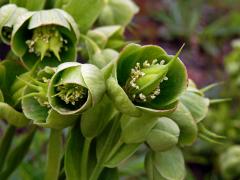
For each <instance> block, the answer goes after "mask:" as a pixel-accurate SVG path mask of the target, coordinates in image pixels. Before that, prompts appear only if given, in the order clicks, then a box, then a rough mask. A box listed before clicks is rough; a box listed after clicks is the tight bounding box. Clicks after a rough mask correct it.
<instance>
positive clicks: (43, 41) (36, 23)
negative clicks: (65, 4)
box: [11, 9, 79, 67]
mask: <svg viewBox="0 0 240 180" xmlns="http://www.w3.org/2000/svg"><path fill="white" fill-rule="evenodd" d="M78 36H79V31H78V28H77V25H76V23H75V21H74V20H73V18H72V17H71V16H70V15H69V14H67V13H66V12H64V11H63V10H60V9H51V10H41V11H36V12H28V13H25V14H23V15H22V16H20V17H19V18H18V19H17V21H16V24H15V25H14V27H13V34H12V41H11V46H12V50H13V52H14V53H15V54H16V55H17V56H19V57H21V59H22V61H23V63H24V64H25V65H26V66H28V67H32V66H33V65H34V64H35V63H36V62H37V61H38V60H41V61H42V63H43V64H44V65H49V66H56V65H58V64H59V63H60V62H66V61H70V60H73V61H75V60H76V53H77V49H76V45H77V41H78Z"/></svg>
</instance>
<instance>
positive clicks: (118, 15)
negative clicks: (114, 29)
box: [98, 0, 139, 26]
mask: <svg viewBox="0 0 240 180" xmlns="http://www.w3.org/2000/svg"><path fill="white" fill-rule="evenodd" d="M138 11H139V9H138V7H137V6H136V5H135V3H134V2H133V1H132V0H124V1H119V0H108V1H107V3H106V4H105V6H104V8H103V10H102V11H101V14H100V16H99V19H98V23H99V24H100V25H122V26H126V25H127V24H128V23H129V22H130V21H131V20H132V18H133V16H134V15H135V14H136V13H137V12H138Z"/></svg>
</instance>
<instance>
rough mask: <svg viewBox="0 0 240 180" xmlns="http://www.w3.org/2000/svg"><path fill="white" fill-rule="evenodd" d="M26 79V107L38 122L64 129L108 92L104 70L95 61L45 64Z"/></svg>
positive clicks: (29, 116)
mask: <svg viewBox="0 0 240 180" xmlns="http://www.w3.org/2000/svg"><path fill="white" fill-rule="evenodd" d="M27 79H28V82H27V81H25V80H24V79H19V80H20V81H21V80H22V82H23V83H25V85H26V87H25V89H24V92H23V95H22V98H21V99H22V109H23V112H24V114H25V116H26V117H27V118H29V119H32V120H33V122H34V124H37V125H39V126H43V127H50V128H55V129H60V128H64V127H67V126H69V125H72V124H73V123H74V122H75V120H76V119H77V118H78V115H79V113H82V112H84V111H85V110H87V109H89V108H90V107H92V106H94V105H96V104H97V103H98V102H99V101H100V100H101V99H102V97H103V95H104V93H105V81H104V78H103V75H102V74H101V71H100V70H99V69H98V68H97V67H95V66H94V65H91V64H80V63H77V62H66V63H63V64H61V65H59V66H58V67H57V69H54V68H50V67H45V68H44V69H43V70H41V71H39V72H38V73H37V77H35V78H32V77H28V78H27Z"/></svg>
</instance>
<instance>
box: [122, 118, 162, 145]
mask: <svg viewBox="0 0 240 180" xmlns="http://www.w3.org/2000/svg"><path fill="white" fill-rule="evenodd" d="M120 121H121V129H122V134H121V138H122V141H123V142H125V143H127V144H131V143H142V142H144V141H145V140H146V138H147V137H148V135H149V133H150V132H151V130H152V128H153V127H154V126H155V125H156V124H157V121H158V117H151V116H149V115H148V114H143V115H142V116H140V117H130V116H127V115H123V116H122V118H121V120H120Z"/></svg>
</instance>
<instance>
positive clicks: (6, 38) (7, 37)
mask: <svg viewBox="0 0 240 180" xmlns="http://www.w3.org/2000/svg"><path fill="white" fill-rule="evenodd" d="M26 12H27V10H26V9H24V8H19V7H17V6H16V5H15V4H8V5H5V6H3V7H1V9H0V17H1V18H0V37H1V39H2V40H3V42H4V43H6V44H9V43H10V41H11V37H12V30H13V25H14V24H15V23H16V19H17V18H18V16H20V15H22V14H24V13H26Z"/></svg>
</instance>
